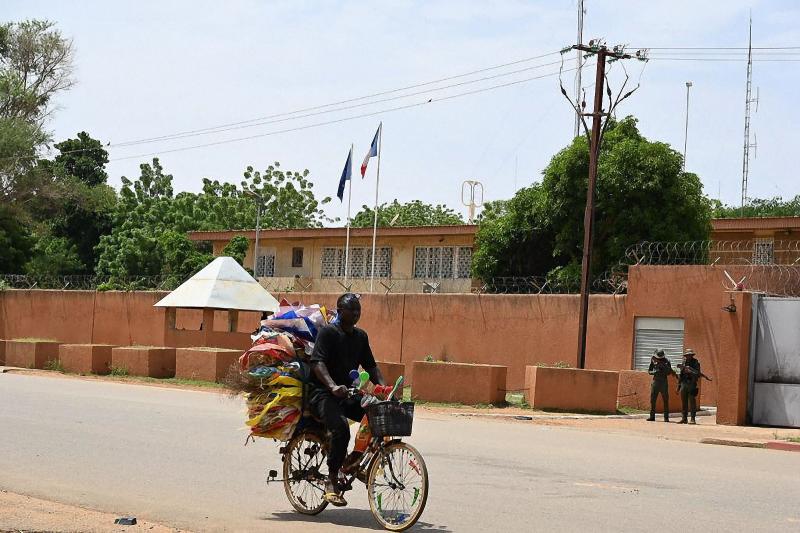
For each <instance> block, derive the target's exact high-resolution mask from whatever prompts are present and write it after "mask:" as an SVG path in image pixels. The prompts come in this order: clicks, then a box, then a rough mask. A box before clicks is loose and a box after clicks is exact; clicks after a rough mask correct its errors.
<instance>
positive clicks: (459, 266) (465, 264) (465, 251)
mask: <svg viewBox="0 0 800 533" xmlns="http://www.w3.org/2000/svg"><path fill="white" fill-rule="evenodd" d="M471 270H472V248H470V247H469V246H462V247H460V248H459V249H458V261H457V262H456V277H457V278H470V277H472V276H471V274H470V271H471Z"/></svg>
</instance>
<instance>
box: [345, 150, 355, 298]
mask: <svg viewBox="0 0 800 533" xmlns="http://www.w3.org/2000/svg"><path fill="white" fill-rule="evenodd" d="M348 159H349V160H350V164H351V165H352V164H353V163H352V161H353V145H352V144H351V145H350V157H349V158H348ZM347 181H349V182H350V186H349V187H348V188H347V238H346V240H345V244H344V284H345V286H347V274H348V268H349V266H350V199H351V198H352V196H353V176H352V172H351V175H350V179H348V180H347Z"/></svg>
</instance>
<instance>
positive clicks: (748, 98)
mask: <svg viewBox="0 0 800 533" xmlns="http://www.w3.org/2000/svg"><path fill="white" fill-rule="evenodd" d="M752 85H753V19H752V18H751V19H750V33H749V36H748V40H747V89H746V94H745V99H744V154H743V157H742V214H744V205H745V204H746V203H747V179H748V177H749V175H750V147H751V146H752V147H753V148H755V149H756V151H757V150H758V143H757V142H756V143H754V144H750V104H751V103H755V104H756V111H758V91H757V90H756V97H755V98H752V94H753V93H752ZM756 153H757V152H756Z"/></svg>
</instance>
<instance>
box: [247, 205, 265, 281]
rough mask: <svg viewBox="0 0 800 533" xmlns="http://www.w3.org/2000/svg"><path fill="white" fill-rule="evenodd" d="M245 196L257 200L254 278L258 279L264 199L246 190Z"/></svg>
mask: <svg viewBox="0 0 800 533" xmlns="http://www.w3.org/2000/svg"><path fill="white" fill-rule="evenodd" d="M244 193H245V194H247V195H248V196H252V197H253V198H255V199H256V242H255V244H254V245H253V277H254V278H256V280H257V279H258V233H259V230H260V229H261V204H262V203H263V198H261V195H260V194H257V193H255V192H253V191H251V190H245V191H244Z"/></svg>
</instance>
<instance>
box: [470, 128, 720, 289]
mask: <svg viewBox="0 0 800 533" xmlns="http://www.w3.org/2000/svg"><path fill="white" fill-rule="evenodd" d="M588 173H589V149H588V142H587V140H586V138H585V137H584V136H579V137H576V138H575V139H574V140H573V142H572V143H571V144H570V145H569V146H567V147H566V148H564V149H563V150H561V151H560V152H559V153H557V154H556V155H555V156H554V157H553V158H552V160H551V161H550V163H549V165H548V166H547V168H545V170H544V172H543V179H542V181H541V183H536V184H534V185H532V186H531V187H528V188H525V189H522V190H520V191H519V192H518V193H517V194H516V195H515V196H514V198H512V199H511V200H509V201H507V202H506V203H504V204H499V205H497V206H492V209H491V210H489V212H488V213H487V212H485V213H484V215H483V216H482V218H481V223H480V228H479V230H478V234H477V236H476V252H475V255H474V258H473V271H474V274H475V275H477V276H479V277H482V278H484V279H487V278H491V277H495V276H531V275H548V274H550V275H551V276H559V277H566V278H569V279H570V280H573V281H574V279H573V278H576V277H577V276H579V273H580V263H581V258H582V252H583V218H584V210H585V204H586V190H587V181H588V179H587V177H588ZM595 217H596V218H595V237H594V248H593V257H592V271H593V273H594V274H595V275H596V274H598V273H600V272H602V271H604V270H607V269H609V268H612V267H614V266H615V265H616V264H617V263H618V262H619V261H620V260H621V259H622V258H623V256H624V252H625V249H626V248H627V247H628V246H630V245H631V244H634V243H636V242H639V241H642V240H652V241H686V240H699V239H706V238H708V234H709V231H710V218H711V204H710V202H709V200H708V199H707V198H706V197H705V196H704V195H703V191H702V184H701V182H700V179H699V178H698V177H697V175H695V174H693V173H690V172H685V171H683V170H682V158H681V154H680V153H678V152H676V151H675V150H673V149H672V148H670V147H669V145H667V144H665V143H661V142H656V141H649V140H647V139H646V138H644V137H643V136H642V135H641V133H640V132H639V130H638V128H637V127H636V120H635V119H634V118H632V117H626V118H625V119H623V120H620V121H618V122H616V121H615V122H613V123H612V124H610V125H609V129H608V130H607V132H606V134H605V137H604V141H603V145H602V147H601V152H600V159H599V163H598V174H597V199H596V215H595Z"/></svg>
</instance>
